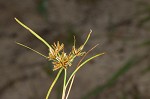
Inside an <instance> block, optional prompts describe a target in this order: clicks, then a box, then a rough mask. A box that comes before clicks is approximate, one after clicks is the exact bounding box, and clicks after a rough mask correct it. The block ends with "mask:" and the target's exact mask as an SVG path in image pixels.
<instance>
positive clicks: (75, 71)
mask: <svg viewBox="0 0 150 99" xmlns="http://www.w3.org/2000/svg"><path fill="white" fill-rule="evenodd" d="M101 55H104V53H100V54H97V55H94V56H93V57H91V58H89V59H87V60H85V61H84V62H83V63H81V64H80V65H79V66H78V67H77V68H76V69H75V70H74V72H73V73H72V74H71V76H70V77H69V79H68V81H67V84H66V87H67V86H68V84H69V82H70V80H71V79H72V77H73V75H75V73H76V72H77V71H78V70H79V69H80V68H81V67H82V66H83V65H85V64H86V63H87V62H89V61H90V60H92V59H94V58H96V57H98V56H101Z"/></svg>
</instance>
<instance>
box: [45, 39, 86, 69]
mask: <svg viewBox="0 0 150 99" xmlns="http://www.w3.org/2000/svg"><path fill="white" fill-rule="evenodd" d="M83 47H84V45H82V46H80V47H79V48H78V49H76V48H75V44H74V46H73V47H72V51H71V52H70V53H69V54H68V55H67V53H65V52H64V44H63V43H62V44H60V43H59V41H58V42H57V44H56V43H54V44H53V45H51V47H50V48H49V56H48V59H49V60H52V61H53V62H52V64H53V65H54V68H53V70H57V69H59V68H62V67H63V68H64V69H66V68H67V66H71V65H72V62H73V60H74V58H75V57H76V56H82V55H83V54H84V53H85V52H82V50H83Z"/></svg>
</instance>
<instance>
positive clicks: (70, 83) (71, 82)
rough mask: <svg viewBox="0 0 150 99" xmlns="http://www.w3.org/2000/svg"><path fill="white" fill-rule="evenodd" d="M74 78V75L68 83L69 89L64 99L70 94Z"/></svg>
mask: <svg viewBox="0 0 150 99" xmlns="http://www.w3.org/2000/svg"><path fill="white" fill-rule="evenodd" d="M74 78H75V75H73V77H72V80H71V83H70V86H69V89H68V92H67V95H66V98H65V99H68V96H69V94H70V90H71V88H72V84H73V82H74Z"/></svg>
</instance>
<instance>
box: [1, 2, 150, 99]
mask: <svg viewBox="0 0 150 99" xmlns="http://www.w3.org/2000/svg"><path fill="white" fill-rule="evenodd" d="M149 8H150V1H149V0H111V1H109V0H61V1H60V0H49V1H48V0H45V1H44V0H43V1H40V0H24V1H23V0H9V1H6V0H0V13H1V14H0V63H1V65H0V99H43V98H45V95H46V93H47V90H48V88H49V86H50V84H51V82H52V80H53V79H54V75H55V74H56V73H51V72H52V71H51V70H49V69H52V67H51V65H50V63H49V62H47V60H46V59H44V58H43V57H41V56H39V55H37V54H35V53H34V52H32V51H29V50H26V49H25V48H22V47H20V46H18V45H16V44H15V41H18V42H21V43H23V44H25V45H28V46H30V47H32V48H34V49H36V50H38V51H40V52H41V53H43V54H45V55H48V48H47V47H46V46H45V45H44V44H42V43H41V42H40V41H39V40H37V39H36V38H35V37H34V36H33V35H31V34H30V33H29V32H28V31H27V30H25V29H24V28H23V27H21V26H20V25H18V24H17V23H16V22H15V20H14V17H17V18H18V19H20V20H21V21H22V22H24V23H25V24H26V25H28V26H29V27H30V28H32V29H33V30H34V31H36V32H37V33H38V34H39V35H41V36H42V37H43V38H45V39H46V40H47V41H48V42H50V43H53V42H54V41H57V40H60V41H62V42H64V43H65V44H66V47H67V48H66V50H68V49H69V48H71V44H72V38H73V36H72V35H76V36H77V43H78V44H82V43H83V42H84V40H85V38H86V35H87V34H88V32H89V30H90V29H92V30H93V33H92V36H91V38H90V40H89V42H88V44H87V45H86V47H85V50H88V49H90V48H91V47H92V46H94V45H95V44H97V43H99V44H100V45H99V46H98V47H97V48H96V49H95V50H94V51H93V52H92V53H91V54H89V56H92V55H95V54H96V53H100V52H106V54H105V55H104V56H102V57H99V58H97V59H94V60H93V61H91V62H89V63H88V64H87V65H86V66H85V67H84V68H82V69H81V70H80V71H79V72H78V74H77V76H76V78H75V82H74V85H73V88H72V91H71V94H70V97H69V98H70V99H80V98H81V97H82V96H84V95H86V93H88V92H89V91H91V90H92V89H94V88H96V87H98V86H99V85H103V84H105V83H107V81H108V80H109V79H110V78H111V77H112V76H113V75H114V74H115V73H116V72H117V71H118V70H120V68H122V67H124V65H125V64H126V63H127V62H128V61H131V62H132V60H136V59H137V60H136V62H135V64H134V65H133V66H132V68H130V69H129V70H127V71H126V72H125V73H124V74H122V75H121V74H120V75H121V76H119V77H118V79H116V80H115V83H114V84H113V85H112V86H111V87H109V88H106V89H105V90H103V91H102V92H101V93H99V94H98V95H95V96H94V97H91V98H89V99H150V83H149V82H150V78H149V77H150V73H149V71H148V70H149V66H150V62H149V60H150V54H149V50H150V48H149V46H145V45H144V44H145V43H144V44H143V42H147V41H149V40H150V33H149V30H150V21H149V19H150V14H149V11H150V9H149ZM142 44H143V45H142ZM124 71H125V70H124ZM50 74H51V75H50ZM60 89H61V88H59V87H56V88H55V89H54V90H53V92H52V96H51V99H59V98H58V97H57V96H58V95H57V93H58V90H60Z"/></svg>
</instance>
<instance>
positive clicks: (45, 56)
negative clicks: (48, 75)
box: [16, 42, 47, 58]
mask: <svg viewBox="0 0 150 99" xmlns="http://www.w3.org/2000/svg"><path fill="white" fill-rule="evenodd" d="M16 44H18V45H20V46H23V47H25V48H27V49H30V50H32V51H33V52H35V53H37V54H39V55H41V56H43V57H45V58H47V56H45V55H43V54H41V53H40V52H38V51H36V50H34V49H32V48H30V47H28V46H26V45H24V44H21V43H18V42H16Z"/></svg>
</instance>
